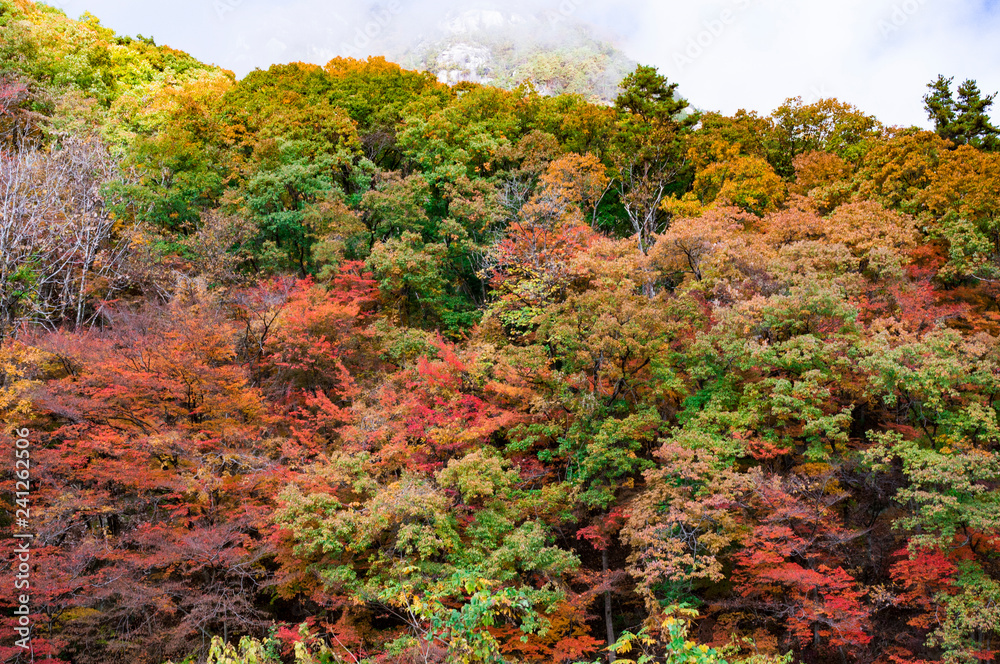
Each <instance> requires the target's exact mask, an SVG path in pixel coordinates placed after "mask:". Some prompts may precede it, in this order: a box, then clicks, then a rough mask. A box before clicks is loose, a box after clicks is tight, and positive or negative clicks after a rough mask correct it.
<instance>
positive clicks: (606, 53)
mask: <svg viewBox="0 0 1000 664" xmlns="http://www.w3.org/2000/svg"><path fill="white" fill-rule="evenodd" d="M574 7H575V5H574V3H573V0H566V1H565V2H563V3H562V4H561V5H560V6H559V7H558V8H556V9H551V10H547V11H541V12H539V11H531V10H530V8H525V9H521V10H519V9H517V8H512V9H494V8H478V9H468V10H464V11H456V12H452V13H450V14H448V15H446V16H445V18H444V19H443V20H441V21H440V22H438V23H437V25H436V26H434V27H433V28H431V29H430V30H428V31H426V32H425V34H423V35H422V36H420V37H419V38H418V39H417V41H416V43H414V44H412V45H410V46H408V47H404V48H400V49H397V50H396V52H394V53H391V54H390V57H392V58H393V59H396V60H397V61H399V62H400V63H401V64H403V65H404V66H406V67H411V68H416V69H424V70H427V71H431V72H434V73H435V74H437V77H438V80H440V81H441V82H442V83H449V84H455V83H458V82H460V81H472V82H475V83H485V84H490V85H497V86H500V87H507V88H511V87H516V86H517V85H520V84H521V83H524V82H526V81H531V82H532V83H534V85H535V86H536V88H537V89H538V90H539V92H541V93H543V94H559V93H564V92H572V93H579V94H582V95H584V96H585V97H588V98H590V99H594V100H600V101H610V100H611V99H614V97H615V96H616V95H617V93H618V82H619V81H620V80H621V79H622V78H623V77H624V76H625V75H626V74H628V72H629V71H631V70H632V69H633V68H634V66H635V63H634V62H632V61H631V60H629V59H628V58H627V57H625V55H624V54H623V53H621V52H620V51H619V50H617V49H616V48H615V47H613V46H611V45H610V44H609V43H607V42H605V41H603V40H601V39H600V38H598V37H597V36H596V35H595V34H594V31H593V29H592V28H591V27H589V26H587V25H586V24H584V23H583V22H581V21H579V20H578V19H576V17H575V16H574V13H575V12H574Z"/></svg>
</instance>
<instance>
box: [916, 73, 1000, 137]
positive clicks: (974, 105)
mask: <svg viewBox="0 0 1000 664" xmlns="http://www.w3.org/2000/svg"><path fill="white" fill-rule="evenodd" d="M953 80H954V78H945V77H944V76H940V75H939V76H938V77H937V80H935V81H933V82H932V83H928V84H927V87H928V88H929V89H930V92H929V93H927V94H926V95H924V108H925V109H926V110H927V117H928V118H930V119H931V120H933V121H934V129H935V131H937V133H938V135H939V136H941V137H942V138H946V139H948V140H950V141H952V142H953V143H955V144H956V145H971V146H972V147H975V148H980V149H983V150H997V149H1000V129H998V128H997V127H994V126H993V125H992V124H991V123H990V117H989V109H990V106H992V105H993V99H994V97H996V93H994V94H992V95H986V96H983V94H982V92H980V90H979V86H978V85H977V84H976V82H975V81H974V80H972V79H967V80H966V81H965V82H963V83H962V84H961V85H959V86H958V90H957V92H958V99H955V97H954V95H953V94H952V90H951V83H952V81H953Z"/></svg>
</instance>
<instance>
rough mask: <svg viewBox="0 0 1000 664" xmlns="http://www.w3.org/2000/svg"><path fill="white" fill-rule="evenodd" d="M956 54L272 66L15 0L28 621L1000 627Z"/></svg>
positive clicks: (999, 477)
mask: <svg viewBox="0 0 1000 664" xmlns="http://www.w3.org/2000/svg"><path fill="white" fill-rule="evenodd" d="M923 92H926V97H925V99H924V102H923V103H924V104H925V105H926V107H927V109H928V113H929V116H930V118H931V120H932V121H933V122H934V125H935V130H934V131H925V130H921V129H918V128H899V127H887V126H884V125H883V124H882V123H880V122H879V121H878V120H877V119H876V118H874V117H872V116H870V115H867V114H866V113H864V112H862V111H861V110H859V109H857V108H855V107H854V106H851V105H850V104H848V103H844V102H841V101H837V100H833V99H825V100H820V101H817V102H815V103H805V102H803V100H801V99H790V100H788V101H787V102H786V103H784V104H783V105H782V106H781V107H779V108H778V109H776V110H775V111H774V112H773V113H771V114H770V115H768V116H760V115H758V114H756V113H752V112H742V111H741V112H739V113H737V114H736V115H734V116H731V117H730V116H724V115H721V114H718V113H711V112H705V113H695V112H693V111H692V110H691V108H690V106H689V105H688V103H687V101H685V100H684V99H682V98H681V96H680V91H679V90H677V89H676V86H675V85H673V84H671V83H669V82H668V81H667V80H666V79H665V78H664V77H662V76H661V75H659V74H658V73H657V71H656V70H655V69H653V68H651V67H641V66H640V67H637V68H636V69H635V71H634V72H633V73H631V74H629V75H628V76H627V77H625V79H624V80H623V81H622V82H621V90H620V94H619V95H618V96H617V98H616V101H615V103H614V105H600V104H592V103H589V102H588V101H587V99H586V98H585V97H583V96H579V95H560V96H542V95H540V94H538V93H537V92H536V91H534V90H532V89H531V88H530V87H520V88H518V89H516V90H514V91H506V90H502V89H498V88H494V87H488V86H483V85H478V84H474V83H469V82H464V83H459V84H457V85H454V86H453V87H449V86H446V85H443V84H441V83H439V82H438V81H437V80H436V77H435V76H434V75H433V74H428V73H420V72H415V71H408V70H404V69H401V68H400V67H398V66H397V65H394V64H392V63H390V62H387V61H386V60H384V59H379V58H370V59H368V60H366V61H358V60H352V59H345V58H337V59H334V60H332V61H331V62H329V63H327V64H326V65H325V66H322V67H321V66H316V65H308V64H301V63H291V64H285V65H275V66H273V67H271V68H270V69H268V70H267V71H254V72H253V73H251V74H249V75H248V76H246V77H245V78H243V79H241V80H236V79H235V77H234V76H233V75H232V74H231V73H229V72H227V71H225V70H221V69H218V68H215V67H210V66H206V65H204V64H202V63H199V62H197V61H196V60H194V59H193V58H191V57H190V56H188V55H186V54H184V53H180V52H178V51H175V50H173V49H170V48H168V47H165V46H159V45H156V44H155V43H154V41H153V40H152V39H147V38H143V37H137V38H127V37H119V36H116V35H115V34H113V33H112V31H110V30H108V29H106V28H104V27H102V26H101V25H100V23H99V21H98V20H97V19H96V18H94V17H90V16H85V17H84V18H83V19H81V20H80V21H73V20H70V19H68V18H67V17H65V16H64V15H63V14H61V13H60V12H58V11H56V10H53V9H49V8H47V7H45V6H43V5H39V4H34V3H32V2H29V1H28V0H3V1H0V146H2V148H0V419H2V422H3V424H4V431H3V432H2V433H0V441H2V443H3V449H4V452H5V455H4V459H5V461H4V466H3V467H4V471H3V473H4V479H3V486H2V490H0V502H2V503H3V509H2V510H0V538H2V539H3V541H4V547H5V551H6V552H12V551H13V550H14V548H15V546H17V543H18V542H19V541H20V540H15V539H14V535H15V534H18V533H23V532H25V531H27V532H31V533H33V534H35V538H34V540H32V541H31V547H32V548H31V557H30V570H31V571H30V588H29V589H28V590H27V591H25V590H21V591H18V592H29V593H30V607H31V620H32V622H33V632H32V647H33V651H32V652H28V651H25V650H24V649H22V648H20V647H18V645H17V644H16V643H15V642H14V637H13V636H12V635H14V634H15V632H14V627H15V626H16V624H17V623H16V616H14V614H13V610H14V608H15V607H16V606H18V605H19V603H23V600H21V599H19V598H16V597H15V595H14V594H10V593H8V592H5V593H3V594H0V605H2V606H3V607H4V609H3V617H2V618H0V622H2V625H3V627H2V629H3V630H4V634H3V637H2V640H0V659H2V660H3V661H5V662H28V661H35V662H39V661H44V662H53V663H55V662H73V663H74V664H113V663H115V662H122V663H128V664H161V663H162V662H165V661H168V660H171V661H175V662H180V661H189V662H205V661H209V662H213V663H219V664H221V663H222V662H227V663H230V662H243V663H247V664H249V663H251V662H253V663H256V664H264V663H270V664H277V663H278V662H298V663H302V664H306V663H313V662H350V663H352V664H360V663H362V662H363V663H366V664H374V663H380V664H393V663H394V664H413V663H417V662H420V663H425V664H426V663H428V662H464V663H467V664H476V663H493V664H499V663H502V662H506V663H511V664H513V663H524V664H527V663H539V664H541V663H549V662H567V663H591V662H607V661H610V660H614V659H615V658H617V660H616V661H617V662H619V663H620V664H621V663H627V662H671V663H687V662H690V663H691V664H695V663H697V664H715V663H719V662H730V663H734V664H735V663H737V662H740V663H747V664H790V663H791V662H808V663H826V662H830V663H831V664H843V663H845V662H865V663H869V662H871V663H874V662H877V663H879V664H904V663H913V664H918V663H926V662H947V663H948V664H985V663H986V662H989V661H992V660H993V659H994V658H995V656H996V654H997V651H998V650H1000V518H998V517H1000V492H998V489H1000V420H998V412H1000V411H998V409H1000V343H998V338H997V336H998V334H1000V304H998V296H1000V198H998V191H1000V152H997V151H996V150H997V147H998V145H997V131H996V129H995V128H994V127H993V126H992V125H991V124H990V123H989V120H988V116H987V112H988V111H989V109H990V104H991V102H992V97H988V96H983V95H982V94H981V93H980V91H979V90H978V88H977V87H976V85H975V83H974V82H972V81H966V82H965V83H963V84H962V85H960V86H958V87H957V88H956V87H954V86H953V82H952V81H951V80H950V79H946V78H941V79H939V80H937V81H934V82H932V83H931V84H930V85H929V86H928V89H927V90H926V91H921V90H914V103H915V104H919V103H921V100H920V96H921V94H922V93H923ZM694 101H695V102H697V100H694ZM25 432H27V439H28V440H29V441H30V487H31V488H30V496H29V497H25V496H24V495H23V493H22V494H19V493H17V491H21V489H19V488H15V487H16V486H17V485H16V484H15V480H24V476H22V475H21V474H19V473H21V471H20V470H15V449H16V445H15V440H17V439H18V438H24V437H25ZM17 454H18V455H20V452H19V451H18V452H17ZM21 457H23V455H20V456H19V457H18V458H21ZM29 507H30V519H26V520H27V521H28V522H29V523H28V525H27V527H25V526H24V525H23V524H18V523H16V520H15V514H16V510H18V509H28V508H29ZM17 564H18V563H17V560H16V557H15V556H14V555H13V554H9V555H8V554H5V557H4V563H3V564H2V565H0V568H2V570H3V575H4V577H5V578H4V584H10V583H12V581H11V579H13V578H14V574H15V570H16V569H17ZM6 587H7V588H10V587H11V586H9V585H7V586H6ZM609 645H610V647H611V651H610V652H609ZM32 658H33V659H32Z"/></svg>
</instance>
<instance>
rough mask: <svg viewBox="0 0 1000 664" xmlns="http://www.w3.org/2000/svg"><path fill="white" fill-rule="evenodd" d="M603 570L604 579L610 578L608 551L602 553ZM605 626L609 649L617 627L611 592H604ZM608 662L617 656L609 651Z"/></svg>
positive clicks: (613, 640) (612, 643)
mask: <svg viewBox="0 0 1000 664" xmlns="http://www.w3.org/2000/svg"><path fill="white" fill-rule="evenodd" d="M601 568H602V569H603V570H604V578H605V579H606V578H607V576H608V550H607V549H604V550H602V551H601ZM604 624H605V626H606V627H607V630H608V648H610V647H611V646H612V645H614V642H615V626H614V623H613V622H611V591H610V590H605V591H604ZM608 661H609V662H614V661H615V654H614V653H613V652H611V651H610V650H609V651H608Z"/></svg>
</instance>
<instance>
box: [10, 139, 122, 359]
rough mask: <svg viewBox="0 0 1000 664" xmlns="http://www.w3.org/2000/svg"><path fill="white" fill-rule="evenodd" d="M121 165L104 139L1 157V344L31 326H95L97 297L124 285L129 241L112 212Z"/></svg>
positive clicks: (24, 148)
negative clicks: (109, 187)
mask: <svg viewBox="0 0 1000 664" xmlns="http://www.w3.org/2000/svg"><path fill="white" fill-rule="evenodd" d="M115 168H116V164H115V162H114V160H113V159H112V158H111V156H110V154H109V152H108V151H107V149H106V148H105V147H104V146H103V145H102V144H101V143H100V142H99V141H98V140H96V139H85V138H76V137H69V138H66V139H64V140H63V142H62V144H61V145H60V146H45V147H43V146H40V145H30V144H27V143H25V142H21V143H20V144H18V145H15V146H13V147H9V148H5V149H2V150H0V341H2V340H3V339H4V338H6V337H7V336H9V335H11V334H12V333H14V332H15V331H16V330H17V329H18V327H19V326H20V325H21V324H23V323H27V322H31V323H35V324H41V325H46V326H53V325H55V324H58V323H63V322H68V323H71V324H73V325H75V326H78V327H79V326H82V325H84V324H86V323H87V322H88V304H89V300H90V298H89V295H90V294H91V293H93V292H101V293H102V294H104V295H105V296H107V295H109V294H111V293H113V292H114V291H115V290H116V289H118V288H120V287H121V285H122V272H121V268H122V265H123V263H124V258H125V252H126V251H127V250H128V237H129V233H128V232H125V231H126V229H122V228H116V225H115V221H114V219H112V218H110V217H109V216H108V215H107V214H106V213H105V209H104V201H103V200H102V198H101V195H100V187H101V185H102V184H103V183H104V182H106V181H108V180H109V179H110V178H111V177H112V176H113V174H114V171H115Z"/></svg>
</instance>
